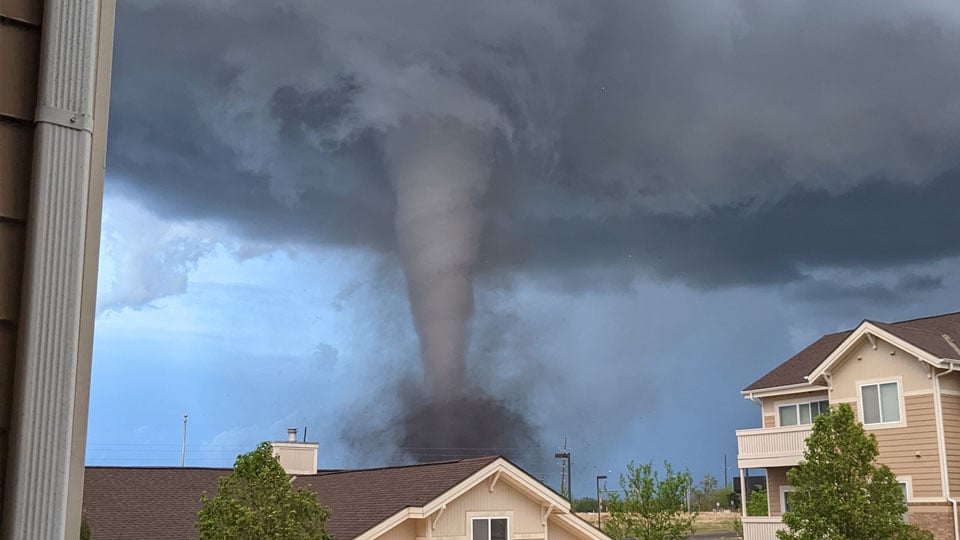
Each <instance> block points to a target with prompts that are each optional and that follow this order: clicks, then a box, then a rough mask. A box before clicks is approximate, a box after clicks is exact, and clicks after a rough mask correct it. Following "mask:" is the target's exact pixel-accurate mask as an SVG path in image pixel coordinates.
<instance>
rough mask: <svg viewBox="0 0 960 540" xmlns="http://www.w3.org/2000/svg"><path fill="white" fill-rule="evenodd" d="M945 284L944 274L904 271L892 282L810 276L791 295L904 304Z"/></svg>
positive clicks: (810, 299) (817, 299)
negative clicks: (848, 281)
mask: <svg viewBox="0 0 960 540" xmlns="http://www.w3.org/2000/svg"><path fill="white" fill-rule="evenodd" d="M943 288H944V283H943V278H942V277H939V276H931V275H926V274H907V275H904V276H902V277H900V278H899V279H897V280H896V281H894V282H893V283H892V284H887V283H883V282H880V281H870V282H867V283H864V284H862V285H855V286H841V285H838V284H837V283H836V281H833V280H809V281H805V282H801V283H799V284H797V286H796V287H795V288H793V290H792V291H791V292H790V294H791V296H793V297H794V298H797V299H799V300H803V301H806V302H815V303H820V302H835V303H850V302H856V303H857V305H858V306H861V307H862V306H863V305H864V304H870V303H872V304H875V305H884V304H891V303H897V304H903V303H908V302H915V301H916V300H917V299H918V298H919V297H922V296H923V295H926V294H929V293H933V292H936V291H940V290H942V289H943Z"/></svg>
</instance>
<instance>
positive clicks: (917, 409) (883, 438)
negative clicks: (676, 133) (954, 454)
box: [850, 395, 943, 497]
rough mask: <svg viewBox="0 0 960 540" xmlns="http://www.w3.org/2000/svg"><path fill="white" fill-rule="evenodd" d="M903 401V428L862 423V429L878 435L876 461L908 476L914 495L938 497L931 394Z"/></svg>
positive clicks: (939, 491)
mask: <svg viewBox="0 0 960 540" xmlns="http://www.w3.org/2000/svg"><path fill="white" fill-rule="evenodd" d="M904 401H905V405H906V409H907V413H906V418H907V425H906V427H902V428H887V429H871V428H870V426H864V429H866V431H867V433H873V434H874V435H875V436H876V437H877V443H878V445H879V447H880V456H879V458H878V459H879V461H880V462H881V463H883V464H885V465H886V466H888V467H890V470H891V471H893V474H895V475H897V476H909V477H910V478H911V481H912V483H913V496H914V497H941V496H943V492H942V490H941V486H940V457H939V448H938V445H937V426H936V416H935V415H934V410H933V396H930V395H922V396H907V397H906V398H904ZM850 406H851V407H852V408H853V410H854V413H856V412H857V404H856V403H850ZM918 455H919V457H918Z"/></svg>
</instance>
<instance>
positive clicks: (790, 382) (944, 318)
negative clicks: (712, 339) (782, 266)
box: [742, 311, 960, 394]
mask: <svg viewBox="0 0 960 540" xmlns="http://www.w3.org/2000/svg"><path fill="white" fill-rule="evenodd" d="M864 324H870V325H872V326H873V327H875V328H878V329H880V330H882V331H884V332H887V333H888V334H890V335H892V336H894V337H896V338H898V339H900V340H902V341H904V342H906V343H909V344H911V345H913V346H914V347H916V348H917V349H919V350H920V351H923V352H925V353H927V354H929V355H930V356H932V357H934V358H937V359H957V360H960V354H958V352H957V347H956V343H960V311H956V312H951V313H943V314H940V315H929V316H926V317H918V318H915V319H907V320H903V321H898V322H894V323H885V322H881V321H877V320H873V319H863V320H862V321H861V322H860V324H858V325H857V326H856V327H855V328H854V329H852V330H846V331H843V332H835V333H832V334H826V335H824V336H822V337H820V338H819V339H818V340H816V341H814V342H813V343H811V344H810V345H808V346H807V347H806V348H804V349H803V350H801V351H800V352H798V353H797V354H795V355H793V356H792V357H790V358H789V359H788V360H787V361H785V362H783V363H782V364H780V365H779V366H777V367H775V368H774V369H772V370H771V371H769V372H767V373H766V374H765V375H764V376H763V377H760V378H759V379H757V380H756V381H754V382H753V383H752V384H750V385H749V386H747V387H746V388H744V389H743V391H742V392H743V393H744V394H747V393H751V392H754V391H758V390H765V389H771V388H779V387H784V386H794V385H802V384H805V383H808V382H809V381H808V379H807V376H809V375H811V374H812V373H813V372H814V371H815V370H816V369H817V368H818V367H819V366H820V365H821V364H822V363H823V362H824V361H825V360H826V359H827V358H828V357H829V356H830V355H831V354H833V352H834V351H835V350H837V348H839V347H840V346H841V345H842V344H843V343H844V342H846V340H847V339H848V338H849V337H850V336H851V335H852V334H854V333H855V332H857V331H858V330H859V329H860V328H861V327H863V325H864Z"/></svg>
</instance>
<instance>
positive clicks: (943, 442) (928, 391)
mask: <svg viewBox="0 0 960 540" xmlns="http://www.w3.org/2000/svg"><path fill="white" fill-rule="evenodd" d="M958 343H960V313H951V314H947V315H939V316H934V317H926V318H922V319H914V320H909V321H902V322H897V323H892V324H888V323H882V322H877V321H870V320H866V321H863V322H862V323H860V325H859V326H857V327H856V328H855V329H853V330H850V331H846V332H840V333H836V334H829V335H826V336H823V337H821V338H820V339H818V340H817V341H815V342H814V343H812V344H811V345H810V346H808V347H807V348H806V349H804V350H802V351H800V352H799V353H797V354H796V355H795V356H793V357H792V358H790V359H789V360H787V361H786V362H784V363H783V364H781V365H779V366H778V367H776V368H775V369H774V370H773V371H770V372H769V373H767V374H766V375H764V376H763V377H761V378H760V379H759V380H757V381H756V382H754V383H753V384H751V385H750V386H748V387H747V388H745V389H744V390H743V391H742V394H743V396H744V397H745V398H747V399H750V400H752V401H753V402H755V403H756V404H757V405H759V407H760V411H761V413H760V418H761V422H762V426H763V427H761V428H759V429H744V430H738V431H737V445H738V455H737V462H738V467H739V468H740V470H741V475H740V476H741V478H743V477H744V474H743V473H744V471H747V470H748V469H758V468H760V469H766V474H767V493H768V510H769V512H768V515H769V517H763V518H760V517H746V516H744V517H743V528H744V538H745V540H761V539H773V538H775V537H776V536H775V532H776V530H778V529H780V528H783V524H782V523H781V521H780V516H781V515H782V514H783V513H784V512H785V511H786V510H787V509H788V508H789V497H790V495H789V493H790V490H791V488H790V486H789V485H788V484H787V481H786V472H787V470H789V469H790V467H792V466H793V465H796V464H797V463H798V462H799V461H800V460H801V459H802V458H803V452H804V449H805V440H806V437H807V436H808V435H809V434H810V431H811V427H812V426H811V424H812V421H813V418H814V417H816V416H817V415H818V414H820V413H822V412H824V411H826V410H827V408H828V407H829V406H830V405H833V404H837V403H848V404H850V406H851V407H852V408H853V409H854V411H855V412H856V414H857V415H858V417H859V419H860V422H862V424H863V427H864V429H866V430H867V432H869V433H872V434H874V435H875V436H876V438H877V441H878V443H879V449H880V456H879V460H880V461H881V462H882V463H884V464H886V465H887V466H889V467H890V469H891V470H892V471H893V473H894V474H896V475H897V478H898V479H899V480H900V482H901V484H902V486H903V488H904V491H905V493H906V497H907V503H908V506H909V512H908V515H907V519H908V520H909V521H910V522H911V523H915V524H916V525H918V526H920V527H923V528H925V529H928V530H930V531H932V532H933V533H934V535H935V536H936V538H937V539H938V540H945V539H954V540H960V533H958V522H957V499H958V498H960V372H958V370H960V348H958ZM744 506H746V505H744Z"/></svg>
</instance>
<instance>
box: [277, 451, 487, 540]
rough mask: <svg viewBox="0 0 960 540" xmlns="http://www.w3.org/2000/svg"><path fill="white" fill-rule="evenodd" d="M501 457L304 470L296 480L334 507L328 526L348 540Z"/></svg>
mask: <svg viewBox="0 0 960 540" xmlns="http://www.w3.org/2000/svg"><path fill="white" fill-rule="evenodd" d="M497 458H498V456H488V457H481V458H472V459H462V460H458V461H447V462H441V463H427V464H423V465H410V466H406V467H388V468H383V469H366V470H355V471H341V472H332V473H327V474H318V475H316V476H300V477H298V478H297V479H296V480H294V482H293V485H294V488H299V487H306V488H307V489H309V490H310V491H313V492H314V493H316V494H317V500H319V501H320V503H321V504H323V505H324V506H327V507H329V508H330V509H331V510H332V511H333V516H332V518H331V519H330V521H328V522H327V531H328V532H330V533H331V534H333V536H334V538H337V539H338V540H345V539H347V538H355V537H356V536H358V535H360V534H361V533H363V532H364V531H366V530H368V529H370V528H371V527H373V526H375V525H377V524H378V523H380V522H381V521H383V520H385V519H387V518H388V517H390V516H392V515H394V514H396V513H397V512H399V511H400V510H403V509H404V508H407V507H417V506H423V505H425V504H427V503H428V502H430V501H432V500H433V499H436V498H437V497H439V496H440V495H442V494H443V493H445V492H446V491H447V490H449V489H451V488H453V487H454V486H456V485H457V484H459V483H460V482H462V481H464V480H466V479H467V478H468V477H470V476H471V475H472V474H474V473H475V472H477V471H479V470H480V469H482V468H484V467H486V466H487V465H489V464H490V463H492V462H494V461H496V460H497Z"/></svg>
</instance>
